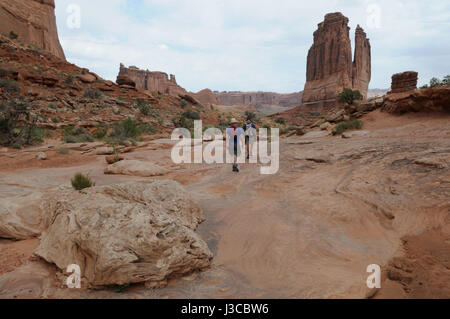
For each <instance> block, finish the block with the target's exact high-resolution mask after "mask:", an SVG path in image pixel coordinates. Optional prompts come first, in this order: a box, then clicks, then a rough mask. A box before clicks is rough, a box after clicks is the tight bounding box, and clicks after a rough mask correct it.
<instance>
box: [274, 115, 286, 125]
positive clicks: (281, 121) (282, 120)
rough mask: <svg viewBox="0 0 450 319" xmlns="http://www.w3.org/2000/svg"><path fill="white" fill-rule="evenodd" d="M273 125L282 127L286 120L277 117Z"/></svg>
mask: <svg viewBox="0 0 450 319" xmlns="http://www.w3.org/2000/svg"><path fill="white" fill-rule="evenodd" d="M275 123H277V124H281V125H284V124H286V120H285V119H283V118H281V117H279V118H277V119H275Z"/></svg>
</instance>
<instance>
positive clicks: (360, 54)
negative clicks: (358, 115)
mask: <svg viewBox="0 0 450 319" xmlns="http://www.w3.org/2000/svg"><path fill="white" fill-rule="evenodd" d="M371 75H372V64H371V50H370V42H369V39H367V35H366V33H365V32H364V30H363V29H362V28H361V27H360V26H359V25H358V26H357V27H356V31H355V56H354V60H353V73H352V80H353V82H352V83H353V89H354V90H359V91H360V92H361V93H362V95H363V96H364V97H365V98H367V94H368V89H369V82H370V78H371Z"/></svg>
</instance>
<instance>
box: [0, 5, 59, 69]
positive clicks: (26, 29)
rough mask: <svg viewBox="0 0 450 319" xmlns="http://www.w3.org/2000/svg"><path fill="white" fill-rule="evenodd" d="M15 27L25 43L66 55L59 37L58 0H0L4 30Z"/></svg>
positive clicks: (1, 30) (16, 32) (10, 29)
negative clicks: (57, 24) (56, 11)
mask: <svg viewBox="0 0 450 319" xmlns="http://www.w3.org/2000/svg"><path fill="white" fill-rule="evenodd" d="M11 31H12V32H14V33H15V34H16V35H18V39H19V40H20V41H22V42H23V43H24V44H26V45H33V46H35V47H36V48H38V49H42V50H44V51H47V52H50V53H52V54H54V55H56V56H57V57H59V58H61V59H63V60H65V59H66V57H65V55H64V51H63V49H62V47H61V44H60V42H59V39H58V30H57V27H56V16H55V1H54V0H26V1H24V0H0V33H4V34H10V32H11Z"/></svg>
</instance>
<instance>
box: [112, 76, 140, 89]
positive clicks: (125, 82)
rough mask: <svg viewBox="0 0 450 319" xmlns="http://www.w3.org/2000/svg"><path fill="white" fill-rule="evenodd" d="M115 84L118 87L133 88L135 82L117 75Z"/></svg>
mask: <svg viewBox="0 0 450 319" xmlns="http://www.w3.org/2000/svg"><path fill="white" fill-rule="evenodd" d="M116 83H117V84H119V85H120V86H123V85H126V86H130V87H133V88H135V87H136V82H134V81H133V80H132V79H131V78H130V77H128V76H126V75H118V76H117V79H116Z"/></svg>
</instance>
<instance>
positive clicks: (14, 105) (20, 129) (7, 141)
mask: <svg viewBox="0 0 450 319" xmlns="http://www.w3.org/2000/svg"><path fill="white" fill-rule="evenodd" d="M30 110H31V106H30V105H29V103H28V102H27V101H26V100H25V99H24V98H23V97H19V98H18V99H11V100H9V101H8V102H6V103H0V144H2V145H10V146H13V147H15V148H17V149H20V148H21V147H22V145H30V144H34V143H40V142H42V141H43V139H44V138H45V137H48V136H50V134H49V132H48V131H47V130H45V129H41V128H37V127H36V122H37V120H38V116H35V115H32V114H31V112H30ZM24 122H26V123H27V124H26V126H21V125H23V123H24Z"/></svg>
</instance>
